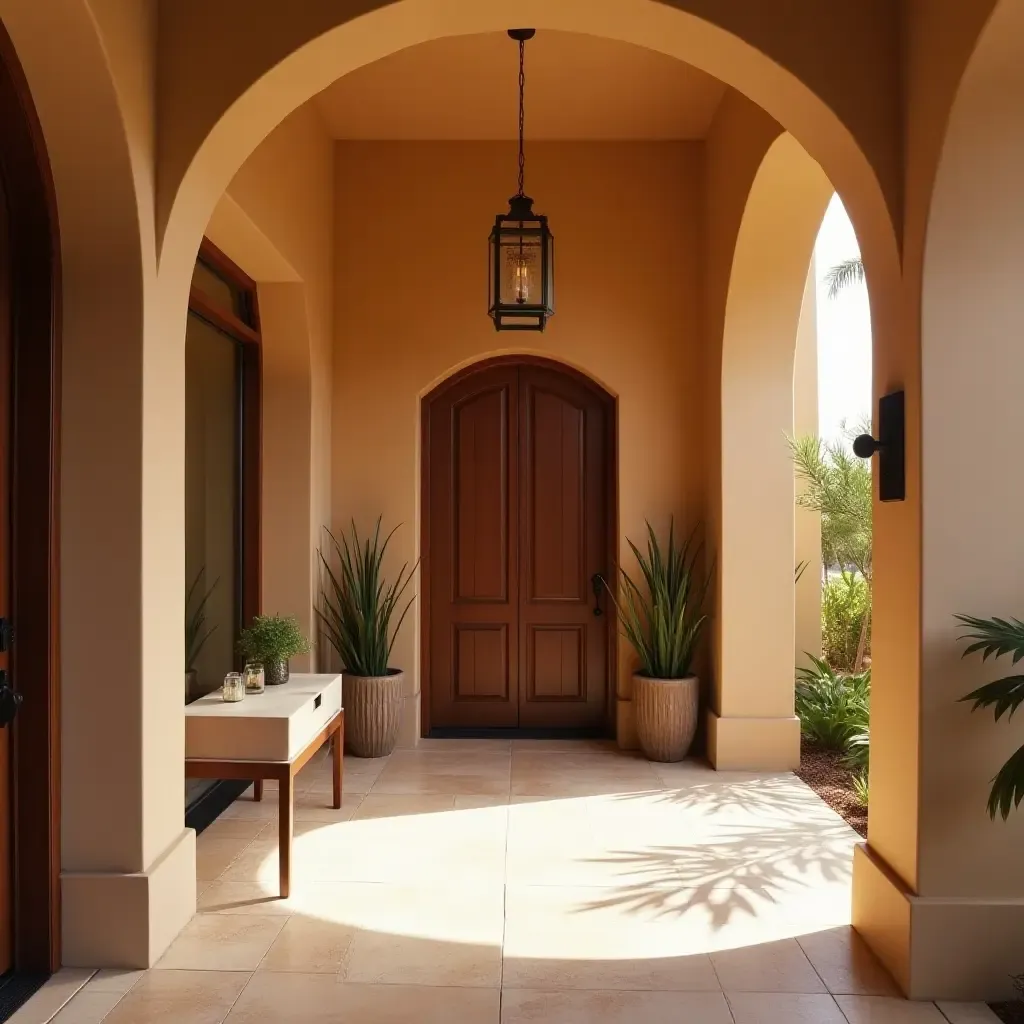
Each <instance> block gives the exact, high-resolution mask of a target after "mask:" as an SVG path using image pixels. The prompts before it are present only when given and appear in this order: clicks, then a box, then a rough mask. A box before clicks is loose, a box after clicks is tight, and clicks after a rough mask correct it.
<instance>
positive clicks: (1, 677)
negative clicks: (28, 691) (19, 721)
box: [0, 669, 25, 727]
mask: <svg viewBox="0 0 1024 1024" xmlns="http://www.w3.org/2000/svg"><path fill="white" fill-rule="evenodd" d="M24 699H25V698H24V697H23V696H22V695H21V694H20V693H16V692H15V691H14V689H13V688H12V687H11V685H10V684H9V683H8V682H7V673H6V672H5V671H4V670H3V669H0V727H3V726H5V725H10V724H11V722H13V721H14V716H15V715H16V714H17V713H18V708H20V707H21V702H22V701H23V700H24Z"/></svg>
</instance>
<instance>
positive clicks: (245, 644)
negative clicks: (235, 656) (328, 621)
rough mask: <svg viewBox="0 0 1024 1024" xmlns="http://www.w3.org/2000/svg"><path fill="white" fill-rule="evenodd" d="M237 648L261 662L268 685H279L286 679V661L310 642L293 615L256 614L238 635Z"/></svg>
mask: <svg viewBox="0 0 1024 1024" xmlns="http://www.w3.org/2000/svg"><path fill="white" fill-rule="evenodd" d="M238 647H239V650H241V652H242V654H244V655H245V657H246V658H252V659H253V660H255V661H260V662H262V663H263V678H264V681H265V682H266V684H267V686H278V685H280V684H281V683H287V682H288V679H289V677H290V675H291V670H290V668H289V665H288V662H289V660H290V659H291V658H294V657H295V655H296V654H306V653H307V652H308V651H309V641H308V640H307V639H306V638H305V636H303V634H302V630H301V629H300V628H299V623H298V620H297V619H295V618H294V617H293V616H289V617H287V618H284V617H282V616H280V615H256V616H254V617H253V620H252V622H251V623H250V624H249V625H248V626H246V627H245V629H243V630H242V632H241V633H240V634H239V638H238Z"/></svg>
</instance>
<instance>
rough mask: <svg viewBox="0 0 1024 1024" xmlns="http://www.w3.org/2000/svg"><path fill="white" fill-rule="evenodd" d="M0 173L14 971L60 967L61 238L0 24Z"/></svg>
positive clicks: (40, 150)
mask: <svg viewBox="0 0 1024 1024" xmlns="http://www.w3.org/2000/svg"><path fill="white" fill-rule="evenodd" d="M0 175H2V177H3V182H4V190H5V191H6V193H7V197H8V203H9V207H10V209H9V216H10V243H11V252H12V265H13V268H12V277H11V304H12V329H11V343H12V349H13V372H12V378H11V384H12V408H11V410H10V415H11V551H12V561H11V621H12V623H13V624H14V631H15V636H14V642H13V644H12V648H11V668H12V680H13V683H14V686H15V688H16V689H17V690H19V691H20V692H21V693H22V695H23V697H24V703H23V705H22V706H21V709H20V710H19V712H18V716H17V719H16V720H15V723H14V725H13V740H14V754H13V760H14V764H13V791H14V809H13V819H14V844H13V849H14V892H15V901H14V965H15V969H16V970H23V971H44V972H49V971H53V970H56V969H57V967H59V966H60V701H59V647H58V624H59V616H58V598H59V595H58V529H57V524H58V481H59V478H60V477H59V442H60V430H59V417H60V376H59V375H60V302H61V287H60V260H59V254H60V241H59V237H58V228H57V224H58V219H57V203H56V193H55V191H54V187H53V179H52V177H51V173H50V166H49V161H48V158H47V155H46V147H45V143H44V141H43V133H42V129H41V128H40V125H39V121H38V118H37V117H36V114H35V110H34V107H33V104H32V99H31V94H30V92H29V88H28V83H27V82H26V80H25V76H24V73H23V71H22V69H21V65H20V64H19V62H18V58H17V55H16V53H15V50H14V45H13V43H12V42H11V39H10V37H9V36H8V35H7V33H6V31H4V29H3V26H2V25H0Z"/></svg>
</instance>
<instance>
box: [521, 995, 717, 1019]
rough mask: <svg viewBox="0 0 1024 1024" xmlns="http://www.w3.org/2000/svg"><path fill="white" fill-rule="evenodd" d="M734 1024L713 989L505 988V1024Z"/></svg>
mask: <svg viewBox="0 0 1024 1024" xmlns="http://www.w3.org/2000/svg"><path fill="white" fill-rule="evenodd" d="M674 1022H678V1024H732V1017H731V1015H730V1014H729V1009H728V1007H727V1006H726V1004H725V998H724V997H723V996H722V995H721V994H716V993H711V992H601V991H593V992H531V991H528V990H521V989H505V991H504V992H503V993H502V1006H501V1024H674Z"/></svg>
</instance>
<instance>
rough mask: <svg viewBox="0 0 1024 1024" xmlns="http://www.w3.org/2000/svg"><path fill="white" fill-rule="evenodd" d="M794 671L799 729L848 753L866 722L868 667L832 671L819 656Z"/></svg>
mask: <svg viewBox="0 0 1024 1024" xmlns="http://www.w3.org/2000/svg"><path fill="white" fill-rule="evenodd" d="M811 662H812V667H810V668H801V669H799V670H798V671H797V674H796V675H797V679H796V713H797V715H798V716H799V718H800V729H801V732H802V733H803V734H804V736H806V737H807V738H808V739H810V740H813V741H814V742H815V743H817V744H818V745H819V746H821V747H824V748H825V749H826V750H837V751H839V752H841V753H844V754H846V753H848V752H849V750H850V747H851V743H852V741H853V739H854V737H856V736H858V735H859V734H860V733H862V732H863V731H864V730H866V729H867V725H868V709H869V705H870V702H871V669H866V670H865V671H863V672H859V673H857V674H856V675H849V674H847V673H845V672H836V671H835V670H833V669H832V668H830V667H829V666H828V665H827V664H826V663H825V661H823V660H822V659H820V658H814V657H812V658H811Z"/></svg>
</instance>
